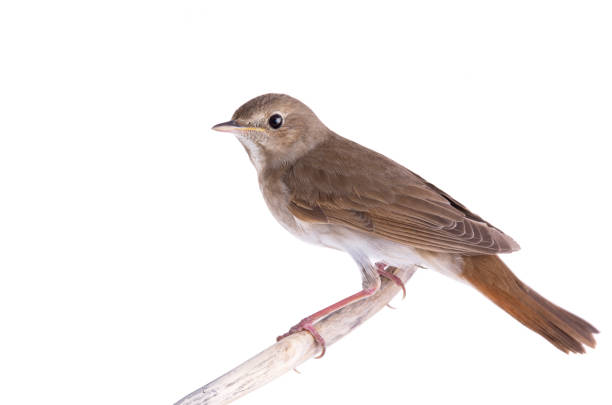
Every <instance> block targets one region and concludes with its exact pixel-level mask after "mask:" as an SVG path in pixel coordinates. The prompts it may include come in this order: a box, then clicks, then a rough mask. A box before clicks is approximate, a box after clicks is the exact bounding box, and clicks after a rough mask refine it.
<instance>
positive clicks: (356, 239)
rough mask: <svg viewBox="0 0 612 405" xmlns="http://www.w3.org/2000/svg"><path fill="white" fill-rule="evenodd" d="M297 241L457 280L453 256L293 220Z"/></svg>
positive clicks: (458, 260) (456, 261)
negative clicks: (425, 269)
mask: <svg viewBox="0 0 612 405" xmlns="http://www.w3.org/2000/svg"><path fill="white" fill-rule="evenodd" d="M295 222H296V224H297V225H298V227H299V228H300V229H301V232H299V233H297V234H296V236H298V237H299V238H300V239H302V240H304V241H306V242H309V243H314V244H317V245H322V246H326V247H329V248H332V249H337V250H342V251H345V252H347V253H349V254H350V255H351V256H353V257H354V258H359V257H361V258H367V260H368V261H369V262H370V263H375V262H384V263H386V264H388V265H391V266H395V267H402V268H408V267H412V266H415V265H417V266H421V267H426V268H432V269H434V270H437V271H439V272H441V273H443V274H445V275H447V276H450V277H452V278H460V277H459V276H460V274H461V268H462V266H461V257H460V256H459V255H455V254H448V253H436V252H429V251H423V250H421V249H417V248H414V247H411V246H407V245H404V244H401V243H397V242H394V241H391V240H388V239H385V238H382V237H379V236H375V235H370V234H367V233H364V232H359V231H357V230H354V229H351V228H349V227H345V226H342V225H334V224H313V223H308V222H304V221H300V220H299V219H296V220H295Z"/></svg>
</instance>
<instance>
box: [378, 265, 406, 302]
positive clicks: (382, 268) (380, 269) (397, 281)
mask: <svg viewBox="0 0 612 405" xmlns="http://www.w3.org/2000/svg"><path fill="white" fill-rule="evenodd" d="M375 266H376V271H378V274H380V275H381V276H383V277H384V278H388V279H389V280H391V281H393V282H394V283H395V284H397V285H399V286H400V287H401V288H402V299H404V298H406V286H405V285H404V282H403V281H402V279H401V278H399V277H398V276H396V275H395V274H393V273H391V272H390V271H387V268H388V267H389V266H388V265H387V264H386V263H383V262H377V263H375ZM387 306H388V307H389V308H393V309H395V307H393V306H391V305H389V304H387Z"/></svg>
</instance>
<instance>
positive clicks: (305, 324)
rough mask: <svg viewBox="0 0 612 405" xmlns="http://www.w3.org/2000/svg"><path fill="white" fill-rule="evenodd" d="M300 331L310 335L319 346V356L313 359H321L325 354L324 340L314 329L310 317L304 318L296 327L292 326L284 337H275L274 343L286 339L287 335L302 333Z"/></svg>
mask: <svg viewBox="0 0 612 405" xmlns="http://www.w3.org/2000/svg"><path fill="white" fill-rule="evenodd" d="M302 331H306V332H308V333H310V334H311V335H312V337H313V339H314V340H315V342H317V343H318V344H319V346H321V353H319V355H317V356H316V357H315V359H320V358H321V357H323V355H324V354H325V339H323V337H322V336H321V335H320V334H319V332H318V331H317V330H316V329H315V327H314V324H313V321H312V319H311V318H310V317H308V318H304V319H302V320H301V321H300V322H299V323H298V324H297V325H295V326H292V327H291V329H289V332H287V333H285V334H284V335H280V336H279V337H277V338H276V341H277V342H278V341H280V340H282V339H284V338H286V337H287V336H289V335H293V334H294V333H298V332H302Z"/></svg>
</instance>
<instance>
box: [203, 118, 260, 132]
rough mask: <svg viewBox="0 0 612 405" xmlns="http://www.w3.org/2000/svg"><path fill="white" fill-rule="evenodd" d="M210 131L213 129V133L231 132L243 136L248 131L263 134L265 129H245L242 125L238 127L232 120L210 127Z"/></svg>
mask: <svg viewBox="0 0 612 405" xmlns="http://www.w3.org/2000/svg"><path fill="white" fill-rule="evenodd" d="M212 129H214V130H215V131H219V132H232V133H234V134H245V133H247V132H249V131H256V132H265V129H263V128H257V127H245V126H243V125H240V124H239V123H237V122H236V121H234V120H231V121H227V122H222V123H221V124H217V125H215V126H214V127H212Z"/></svg>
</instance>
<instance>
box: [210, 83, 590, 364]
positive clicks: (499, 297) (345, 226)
mask: <svg viewBox="0 0 612 405" xmlns="http://www.w3.org/2000/svg"><path fill="white" fill-rule="evenodd" d="M213 129H214V130H216V131H221V132H229V133H232V134H234V135H235V136H236V138H237V139H238V141H240V143H241V144H242V146H243V147H244V149H245V150H246V152H247V154H248V156H249V158H250V160H251V162H252V164H253V166H254V167H255V169H256V171H257V175H258V180H259V187H260V189H261V192H262V194H263V198H264V199H265V201H266V204H267V205H268V208H269V209H270V211H271V213H272V215H273V216H274V217H275V218H276V220H277V221H278V222H279V223H280V224H281V225H282V226H283V227H284V228H285V229H287V230H288V231H289V232H290V233H292V234H293V235H295V236H297V237H298V238H300V239H302V240H304V241H306V242H310V243H314V244H317V245H321V246H325V247H328V248H333V249H337V250H341V251H344V252H346V253H348V254H349V255H350V256H351V257H352V258H353V259H354V260H355V262H356V263H357V266H358V268H359V270H360V271H361V276H362V280H363V281H362V290H361V291H359V292H357V293H355V294H353V295H351V296H349V297H347V298H345V299H343V300H340V301H338V302H336V303H335V304H332V305H330V306H328V307H326V308H324V309H322V310H320V311H318V312H316V313H314V314H312V315H310V316H307V317H306V318H304V319H302V320H301V321H300V322H299V323H298V324H297V325H295V326H293V327H292V328H291V329H290V330H289V332H287V333H285V334H284V335H282V336H279V337H278V339H282V338H284V337H286V336H288V335H290V334H292V333H296V332H300V331H304V330H305V331H308V332H309V333H310V334H311V335H312V336H313V338H314V339H315V340H316V342H317V343H318V344H319V345H320V347H321V354H320V355H319V356H318V357H321V356H322V355H323V354H324V353H325V341H324V339H323V338H322V337H321V335H320V334H319V333H318V332H317V330H316V328H315V326H314V325H315V323H316V322H317V321H318V320H320V319H322V318H323V317H325V316H327V315H329V314H330V313H332V312H334V311H337V310H339V309H340V308H343V307H344V306H346V305H348V304H350V303H352V302H355V301H357V300H361V299H364V298H366V297H368V296H371V295H373V294H375V293H376V291H377V290H378V289H379V288H380V285H381V277H387V278H390V279H391V280H393V281H394V282H396V283H398V284H401V283H402V282H401V280H400V279H399V278H397V277H396V276H394V275H393V274H392V273H391V272H390V271H388V270H389V267H391V266H393V267H398V268H404V269H411V272H414V270H415V269H416V268H428V269H435V270H437V271H440V272H442V273H443V274H445V275H448V276H451V277H453V278H456V279H459V280H462V281H466V282H467V283H469V284H471V285H472V286H474V287H475V288H476V289H477V290H478V291H480V292H481V293H483V294H484V295H485V296H486V297H488V298H489V299H491V300H492V301H493V302H494V303H495V304H497V305H498V306H500V307H501V308H502V309H503V310H505V311H506V312H507V313H509V314H510V315H512V316H513V317H514V318H516V319H517V320H518V321H519V322H521V323H522V324H523V325H525V326H527V327H528V328H530V329H532V330H533V331H535V332H537V333H539V334H540V335H541V336H543V337H544V338H545V339H547V340H548V341H549V342H550V343H552V344H553V345H554V346H556V347H557V348H558V349H560V350H562V351H564V352H565V353H569V352H574V353H584V351H585V349H584V345H586V346H589V347H595V339H594V338H593V334H594V333H598V331H597V329H596V328H595V327H593V326H592V325H591V324H590V323H588V322H586V321H585V320H583V319H581V318H579V317H578V316H576V315H574V314H572V313H570V312H568V311H566V310H564V309H563V308H561V307H558V306H556V305H555V304H553V303H551V302H550V301H548V300H546V299H545V298H544V297H542V296H541V295H539V294H538V293H536V292H535V291H533V290H532V289H531V288H529V287H528V286H527V285H526V284H524V283H523V282H522V281H521V280H519V279H518V278H517V277H516V276H515V275H514V274H513V273H512V271H511V270H510V269H509V268H508V267H507V266H506V265H505V264H504V262H503V261H502V260H501V259H500V258H499V256H498V255H499V254H502V253H510V252H514V251H516V250H518V249H519V245H518V244H517V243H516V242H515V241H514V240H513V239H512V238H511V237H510V236H508V235H506V234H505V233H504V232H502V231H501V230H500V229H498V228H496V227H494V226H493V225H491V224H490V223H489V222H487V221H485V220H484V219H482V218H481V217H479V216H478V215H476V214H474V213H473V212H471V211H470V210H468V209H467V208H466V207H465V206H464V205H463V204H461V203H460V202H458V201H457V200H455V199H454V198H452V197H451V196H450V195H448V194H447V193H445V192H444V191H442V190H440V189H439V188H437V187H436V186H434V185H433V184H431V183H429V182H427V181H426V180H424V179H423V178H422V177H420V176H419V175H417V174H415V173H413V172H411V171H410V170H408V169H406V168H405V167H403V166H402V165H400V164H398V163H396V162H394V161H393V160H391V159H389V158H387V157H385V156H383V155H381V154H380V153H377V152H374V151H372V150H370V149H368V148H366V147H364V146H361V145H359V144H357V143H355V142H352V141H350V140H348V139H346V138H343V137H341V136H340V135H338V134H336V133H334V132H333V131H331V130H330V129H328V128H327V127H326V126H325V125H324V124H323V123H322V122H321V121H320V120H319V119H318V118H317V116H316V115H315V114H314V113H313V112H312V110H310V108H308V107H307V106H306V105H305V104H303V103H302V102H300V101H299V100H297V99H295V98H293V97H290V96H288V95H284V94H265V95H262V96H259V97H256V98H254V99H252V100H250V101H248V102H247V103H245V104H244V105H242V106H241V107H240V108H238V110H236V112H235V113H234V115H233V117H232V119H231V120H230V121H227V122H223V123H221V124H217V125H215V126H214V127H213ZM402 288H403V285H402ZM404 294H405V289H404Z"/></svg>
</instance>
